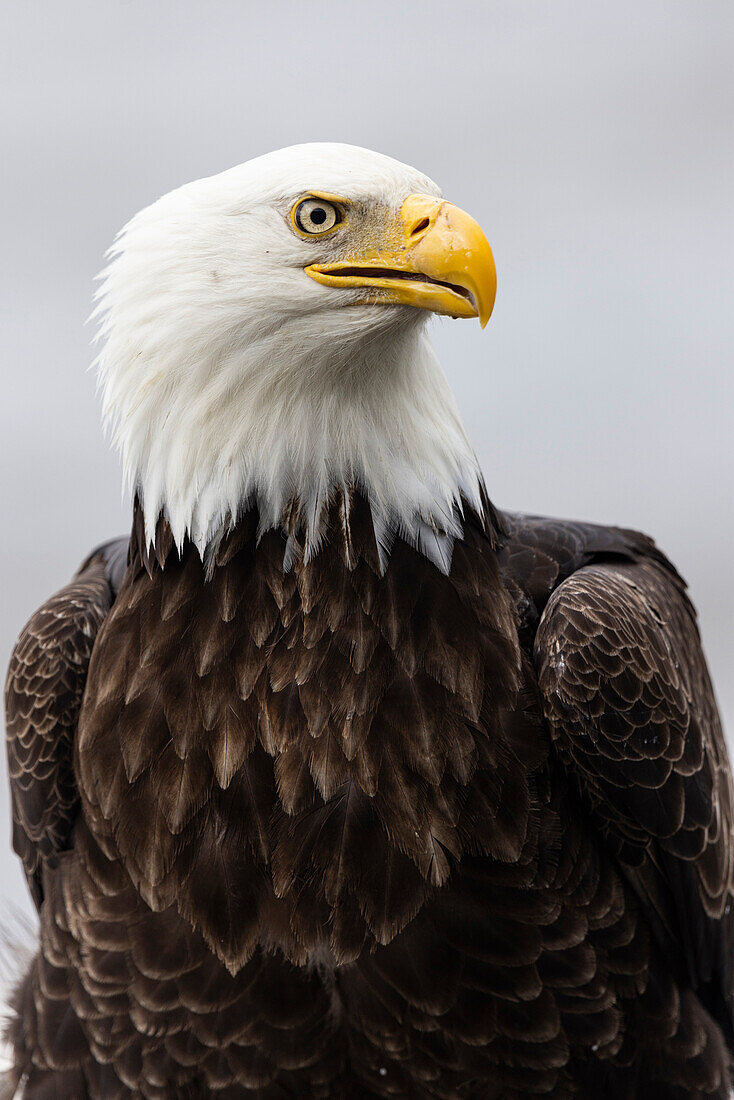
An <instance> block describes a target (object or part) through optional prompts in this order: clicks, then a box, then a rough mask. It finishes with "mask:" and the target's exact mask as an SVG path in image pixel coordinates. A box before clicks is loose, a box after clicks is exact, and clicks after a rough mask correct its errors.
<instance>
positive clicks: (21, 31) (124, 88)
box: [0, 0, 734, 913]
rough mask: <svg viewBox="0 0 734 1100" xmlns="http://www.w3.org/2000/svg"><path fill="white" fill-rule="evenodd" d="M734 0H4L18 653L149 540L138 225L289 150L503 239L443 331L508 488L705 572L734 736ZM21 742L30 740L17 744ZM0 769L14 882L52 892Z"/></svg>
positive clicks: (457, 377)
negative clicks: (130, 441)
mask: <svg viewBox="0 0 734 1100" xmlns="http://www.w3.org/2000/svg"><path fill="white" fill-rule="evenodd" d="M733 57H734V5H733V4H732V3H731V0H696V2H695V3H694V2H692V0H616V2H615V3H614V4H608V3H603V2H602V0H594V2H588V0H573V2H567V0H553V2H552V3H551V2H548V0H483V2H475V3H473V2H469V0H465V2H461V0H458V2H457V0H444V2H442V3H439V2H436V0H424V2H421V3H412V2H402V3H401V2H396V0H370V2H356V3H355V2H352V3H346V2H342V3H339V2H336V0H326V2H319V0H312V2H311V3H295V2H294V3H290V2H285V0H284V2H278V0H270V2H269V3H265V2H264V0H262V2H258V3H253V2H248V0H154V2H151V0H127V2H123V0H64V2H63V3H59V2H58V0H33V3H28V2H27V0H4V2H3V4H2V8H1V9H0V85H1V86H0V149H1V153H0V220H1V223H2V225H1V237H0V240H1V242H2V244H1V252H0V364H1V365H2V366H1V368H0V369H1V370H2V389H1V391H0V392H1V394H2V401H1V403H0V417H1V418H2V424H1V425H0V471H1V474H0V477H1V482H2V513H1V514H2V531H1V533H0V552H1V554H2V561H1V562H0V577H2V582H1V585H0V589H1V591H2V605H1V611H0V660H1V661H2V665H3V668H4V667H5V665H6V664H7V658H8V656H9V652H10V648H11V646H12V643H13V640H14V638H15V635H16V634H17V632H18V631H19V629H20V628H21V626H22V625H23V623H24V621H25V620H26V619H27V618H28V616H29V615H30V614H31V613H32V612H33V611H34V609H35V608H36V607H37V606H38V604H39V603H40V602H41V601H43V600H44V599H45V598H46V597H47V596H48V595H50V594H51V593H52V592H53V591H54V590H55V589H56V588H58V587H59V586H61V585H62V584H64V583H65V582H66V580H67V579H68V578H69V576H70V574H71V573H72V571H73V570H74V569H75V568H76V566H77V564H78V563H79V562H80V560H81V559H82V558H83V557H84V556H85V555H86V553H87V551H88V550H89V549H90V548H91V547H92V546H93V545H95V544H96V543H97V542H99V541H101V540H102V539H105V538H108V537H110V536H112V535H117V534H122V533H126V532H127V530H128V528H129V512H130V504H129V501H127V500H123V499H121V495H120V472H119V468H118V462H117V458H116V456H115V455H114V454H112V453H111V451H110V449H109V447H108V445H107V443H106V442H105V440H104V438H103V435H102V431H101V428H100V423H99V407H98V401H97V398H96V395H95V382H94V377H93V375H92V374H91V373H90V372H89V371H88V370H87V368H88V365H89V363H90V362H91V360H92V351H91V349H90V339H91V336H92V331H91V329H90V328H89V327H85V324H84V322H85V318H86V317H87V315H88V313H89V310H90V301H91V295H92V291H93V283H92V277H93V275H94V274H95V272H97V271H98V270H99V268H100V267H101V265H102V257H103V253H104V251H105V249H106V248H107V246H108V245H109V244H110V242H111V241H112V238H113V236H114V234H115V233H116V231H117V230H118V229H119V228H120V227H121V226H122V225H123V223H124V222H125V221H126V220H127V219H128V218H129V217H130V216H131V215H132V214H133V213H134V212H135V211H136V210H137V209H139V208H140V207H141V206H144V205H147V204H148V203H149V202H151V201H152V200H153V199H155V198H156V197H157V196H158V195H160V194H161V193H163V192H164V191H168V190H170V189H171V188H173V187H176V186H178V185H179V184H181V183H183V182H185V181H187V180H190V179H194V178H196V177H198V176H202V175H210V174H212V173H214V172H218V171H220V170H221V169H224V168H227V167H229V166H230V165H232V164H236V163H239V162H241V161H244V160H247V159H249V158H250V157H252V156H255V155H257V154H259V153H263V152H265V151H267V150H269V149H273V148H277V147H279V146H283V145H289V144H292V143H294V142H300V141H311V140H321V141H323V140H336V141H347V142H352V143H355V144H358V145H366V146H370V147H372V148H375V149H379V150H381V151H382V152H385V153H389V154H391V155H392V156H395V157H397V158H398V159H400V160H403V161H407V162H408V163H410V164H413V165H415V166H416V167H418V168H420V169H422V170H423V171H425V172H427V173H428V174H429V175H430V176H432V177H433V178H434V179H436V180H437V181H438V182H439V183H440V184H441V185H442V187H443V188H444V191H445V194H446V195H447V196H448V197H450V198H451V199H452V200H454V201H455V202H457V203H458V204H460V205H461V206H463V207H464V208H465V209H466V210H468V211H470V212H471V213H472V214H473V215H474V216H475V217H476V218H477V219H478V221H479V222H480V224H481V225H482V226H483V227H484V229H485V231H486V233H487V236H488V237H489V240H490V242H491V244H492V246H493V248H494V251H495V257H496V260H497V269H498V275H499V295H498V299H497V306H496V309H495V313H494V316H493V318H492V321H491V322H490V325H489V327H488V328H487V329H486V331H485V332H481V331H480V329H479V326H478V325H476V324H470V323H463V324H459V323H453V322H443V323H441V324H438V323H436V324H435V326H434V329H435V339H436V342H437V344H438V346H439V350H440V353H441V356H442V360H443V363H444V366H445V369H446V371H447V374H448V376H449V379H450V381H451V383H452V385H453V387H454V390H455V392H456V394H457V397H458V400H459V403H460V405H461V408H462V410H463V413H464V416H465V418H466V422H467V425H468V428H469V432H470V435H471V437H472V439H473V440H474V442H475V445H476V447H477V450H478V452H479V455H480V458H481V462H482V465H483V468H484V471H485V474H486V478H487V483H488V486H489V489H490V492H491V495H492V497H493V498H494V500H495V501H496V502H497V503H498V504H499V505H500V506H503V507H509V508H514V509H518V510H525V511H533V512H542V513H548V514H556V515H563V516H573V517H581V518H586V519H591V520H597V521H600V522H603V523H606V522H614V523H619V524H624V525H628V526H633V527H638V528H642V529H643V530H644V531H647V532H649V533H651V534H653V535H654V536H655V537H656V539H657V540H658V541H659V543H660V544H661V546H662V547H663V548H664V549H665V550H666V551H667V552H668V553H669V554H670V555H671V556H672V558H673V559H674V561H675V562H676V563H677V565H678V566H679V568H680V570H681V571H682V573H683V574H684V575H685V576H686V577H687V579H688V581H689V582H690V585H691V590H692V594H693V598H694V600H695V602H696V604H697V606H698V608H699V611H700V617H701V624H702V630H703V635H704V641H705V645H706V649H707V653H708V656H709V659H710V663H711V666H712V669H713V673H714V679H715V682H716V685H717V689H718V694H719V700H720V703H721V706H722V710H723V712H724V717H725V720H726V721H727V722H728V727H729V732H730V736H731V735H734V682H732V674H731V665H732V653H733V652H734V576H733V569H732V547H733V545H734V517H733V516H732V506H731V502H732V489H733V488H734V486H733V480H734V462H733V461H732V444H731V422H732V397H733V394H734V386H733V383H732V373H731V370H732V358H733V352H734V324H733V323H732V301H733V299H734V266H733V263H732V256H733V255H734V217H733V201H734V171H733V168H734V64H733V62H732V58H733ZM3 766H4V757H3ZM8 818H9V811H8V800H7V791H6V782H5V777H4V776H2V777H1V781H0V827H1V832H0V883H1V885H0V894H1V895H4V898H5V901H6V903H7V904H10V905H13V904H17V906H18V907H20V908H21V909H22V910H23V911H24V912H26V913H30V912H31V906H30V903H29V901H28V900H27V897H26V890H25V884H24V881H23V878H22V875H21V872H20V870H19V867H18V866H16V864H17V861H16V859H15V857H13V856H12V854H11V852H10V846H9V832H8Z"/></svg>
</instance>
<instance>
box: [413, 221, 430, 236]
mask: <svg viewBox="0 0 734 1100" xmlns="http://www.w3.org/2000/svg"><path fill="white" fill-rule="evenodd" d="M430 224H431V222H430V219H429V218H421V220H420V221H419V222H416V223H415V225H414V226H413V228H412V229H411V231H410V235H411V237H417V236H418V234H419V233H422V232H423V230H424V229H428V226H429V225H430Z"/></svg>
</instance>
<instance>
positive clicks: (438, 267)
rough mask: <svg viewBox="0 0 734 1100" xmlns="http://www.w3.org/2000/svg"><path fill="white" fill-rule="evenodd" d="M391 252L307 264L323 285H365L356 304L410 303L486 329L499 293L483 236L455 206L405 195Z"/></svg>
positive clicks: (384, 250) (385, 250) (473, 223)
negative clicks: (476, 320) (475, 319)
mask: <svg viewBox="0 0 734 1100" xmlns="http://www.w3.org/2000/svg"><path fill="white" fill-rule="evenodd" d="M396 240H397V241H398V242H399V243H397V245H396V247H395V248H394V249H391V248H388V249H378V250H374V251H373V250H370V249H365V252H364V254H363V255H361V256H355V257H350V258H349V259H348V260H347V261H340V262H337V263H326V264H311V265H310V266H309V267H307V268H306V274H307V275H310V276H311V278H312V279H315V280H316V281H317V282H319V283H322V284H323V285H324V286H332V287H342V288H347V287H365V288H369V289H370V294H369V295H368V296H367V297H366V298H365V297H362V298H360V299H359V300H360V302H365V301H367V302H371V303H374V304H380V303H383V304H385V305H395V304H397V305H408V306H415V307H416V308H418V309H428V310H431V311H432V312H434V313H443V314H447V315H448V316H449V317H478V318H479V322H480V324H481V326H482V328H484V326H485V325H486V324H487V321H488V320H489V318H490V316H491V313H492V308H493V306H494V300H495V295H496V293H497V275H496V272H495V267H494V258H493V256H492V250H491V248H490V247H489V244H488V242H487V238H486V237H485V236H484V233H483V232H482V230H481V229H480V227H479V226H478V225H477V223H476V222H475V221H474V219H473V218H471V217H469V215H468V214H465V213H464V211H463V210H460V209H459V208H458V207H457V206H454V205H453V203H450V202H444V201H443V200H442V199H435V198H432V197H431V196H429V195H409V196H408V198H407V199H406V200H405V202H404V203H403V205H402V206H401V208H400V214H399V224H398V226H397V235H396Z"/></svg>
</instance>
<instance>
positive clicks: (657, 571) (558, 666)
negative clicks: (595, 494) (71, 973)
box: [534, 536, 734, 1034]
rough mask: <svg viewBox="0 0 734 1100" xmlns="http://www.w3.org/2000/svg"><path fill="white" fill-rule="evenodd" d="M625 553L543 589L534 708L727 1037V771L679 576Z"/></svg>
mask: <svg viewBox="0 0 734 1100" xmlns="http://www.w3.org/2000/svg"><path fill="white" fill-rule="evenodd" d="M642 538H643V537H642V536H639V539H642ZM630 551H631V552H628V553H627V554H624V553H617V554H616V555H611V556H609V555H607V556H603V555H600V556H599V557H598V558H597V559H596V560H594V558H593V557H592V558H591V561H590V562H589V563H588V564H582V565H581V567H580V568H577V569H576V570H575V571H574V572H572V573H571V574H570V575H569V576H568V578H567V579H565V580H563V581H562V582H561V583H560V584H559V585H558V586H557V587H556V588H555V590H553V591H552V593H551V595H550V597H549V599H548V601H547V603H546V606H545V607H544V609H543V611H542V614H541V617H540V620H539V624H538V627H537V632H536V635H535V641H534V661H535V667H536V670H537V675H538V683H539V686H540V692H541V700H542V707H543V712H544V715H545V719H546V721H547V723H548V725H549V727H550V732H551V736H552V740H553V743H554V746H555V749H556V751H557V753H558V755H559V757H560V759H561V761H562V762H563V764H564V765H565V767H566V769H567V771H568V773H569V774H570V775H571V777H572V780H573V782H574V784H575V785H576V787H577V788H578V789H579V790H580V792H581V795H582V799H583V802H584V804H585V805H586V807H587V809H588V810H589V811H590V814H591V816H592V819H593V820H594V822H595V825H596V827H597V828H598V830H599V831H600V832H601V833H602V835H603V836H604V838H605V842H606V844H607V846H608V847H609V848H610V849H611V850H612V852H613V854H614V856H615V858H616V859H617V860H618V861H619V863H620V865H621V867H622V870H623V872H624V873H625V875H626V877H627V878H628V880H629V881H630V882H631V884H632V885H633V887H634V888H635V890H636V892H637V894H638V896H639V897H640V898H641V901H642V904H643V907H644V908H645V910H646V912H647V914H648V919H649V920H650V923H651V926H652V928H653V929H654V931H655V933H656V935H657V938H658V940H659V941H660V942H661V944H662V946H663V948H664V949H666V951H667V954H668V957H669V959H670V962H671V965H672V966H673V967H674V969H675V970H677V971H678V972H679V973H680V974H681V977H682V979H683V980H684V981H685V983H686V984H687V983H689V982H690V984H691V985H692V986H693V987H694V988H695V989H697V991H698V993H699V997H700V998H701V1000H702V1001H703V1003H704V1004H706V1006H707V1008H708V1009H709V1011H711V1012H712V1014H713V1015H714V1016H715V1017H716V1018H717V1019H718V1020H719V1022H720V1023H721V1024H722V1026H723V1027H724V1029H725V1032H727V1033H729V1034H731V1011H732V1000H733V997H734V980H733V978H734V976H733V975H732V965H731V956H732V946H733V942H732V941H734V916H732V913H731V897H732V893H734V846H733V843H732V816H733V815H732V805H733V803H734V797H733V793H732V776H731V768H730V764H729V761H728V758H727V753H726V747H725V742H724V737H723V732H722V728H721V723H720V720H719V715H718V712H717V708H716V702H715V699H714V695H713V690H712V686H711V682H710V679H709V674H708V670H707V667H706V661H705V658H704V655H703V651H702V648H701V643H700V637H699V632H698V628H697V625H696V619H695V612H694V610H693V607H692V605H691V603H690V601H689V600H688V597H687V595H686V593H685V586H684V583H683V582H682V580H681V579H680V577H679V576H678V574H677V573H676V572H675V570H674V569H673V567H672V566H670V564H669V563H668V562H667V561H666V559H665V558H664V557H663V556H662V555H661V554H660V553H659V551H657V550H656V549H655V548H654V547H653V546H652V544H651V543H648V544H645V543H643V542H638V544H637V547H631V548H630ZM646 551H647V552H646Z"/></svg>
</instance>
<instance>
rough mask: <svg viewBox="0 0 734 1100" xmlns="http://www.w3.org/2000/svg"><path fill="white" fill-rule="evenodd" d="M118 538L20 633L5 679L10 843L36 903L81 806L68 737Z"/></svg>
mask: <svg viewBox="0 0 734 1100" xmlns="http://www.w3.org/2000/svg"><path fill="white" fill-rule="evenodd" d="M122 543H123V540H120V541H119V542H115V543H110V544H108V545H106V546H104V547H101V548H100V549H99V550H98V551H95V552H94V553H93V554H92V555H91V556H90V557H89V558H88V559H87V560H86V562H85V563H84V564H83V565H82V567H81V569H80V570H79V572H78V573H77V575H76V577H75V578H74V579H73V580H72V581H71V583H70V584H68V585H66V587H64V588H62V589H61V590H60V591H59V592H57V593H56V594H55V595H54V596H52V597H51V598H50V599H49V600H47V601H46V603H44V604H43V605H42V606H41V607H40V608H39V609H38V611H36V612H35V614H34V615H33V616H32V617H31V618H30V620H29V621H28V623H27V624H26V626H25V627H24V628H23V630H22V631H21V633H20V636H19V637H18V640H17V642H16V644H15V647H14V649H13V652H12V654H11V658H10V664H9V667H8V674H7V679H6V684H5V714H6V739H7V753H8V771H9V776H10V788H11V801H12V815H13V847H14V849H15V851H16V853H17V854H18V855H19V856H20V858H21V860H22V861H23V866H24V869H25V873H26V878H27V879H28V885H29V888H30V891H31V894H32V895H33V899H34V901H35V903H36V906H37V907H39V908H40V905H41V902H42V901H43V883H42V878H43V875H42V871H43V865H44V863H45V862H46V861H48V860H51V859H52V858H53V857H54V856H55V855H56V853H58V852H60V851H63V849H64V848H66V847H67V845H68V842H69V835H70V832H71V828H72V825H73V822H74V818H75V816H76V812H77V806H78V793H77V790H76V784H75V781H74V775H73V769H72V750H71V746H72V740H73V737H74V730H75V727H76V721H77V716H78V713H79V707H80V705H81V700H82V695H83V692H84V685H85V681H86V676H87V668H88V665H89V659H90V657H91V654H92V648H93V646H94V640H95V638H96V635H97V632H98V630H99V627H100V625H101V623H102V620H103V619H104V617H105V615H106V614H107V612H108V611H109V609H110V607H111V605H112V601H113V598H114V587H113V586H114V585H115V584H116V581H117V578H118V576H119V573H120V570H121V546H122Z"/></svg>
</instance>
